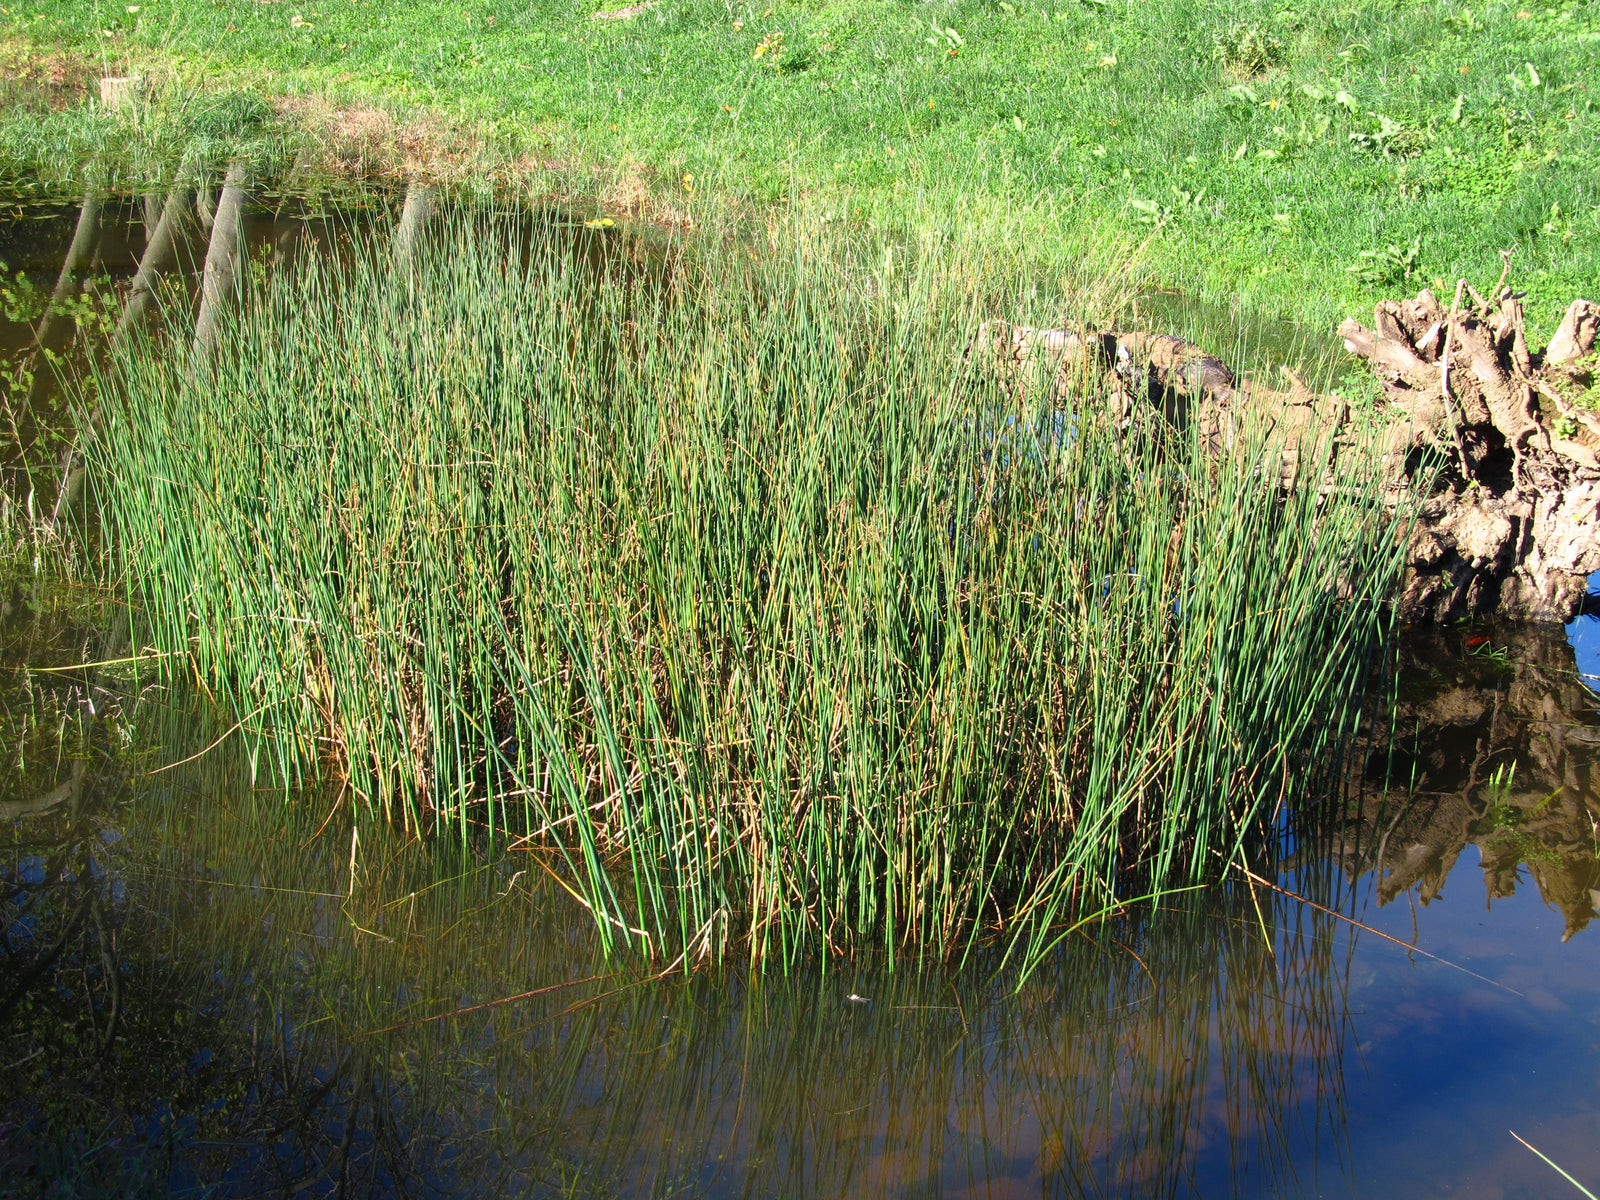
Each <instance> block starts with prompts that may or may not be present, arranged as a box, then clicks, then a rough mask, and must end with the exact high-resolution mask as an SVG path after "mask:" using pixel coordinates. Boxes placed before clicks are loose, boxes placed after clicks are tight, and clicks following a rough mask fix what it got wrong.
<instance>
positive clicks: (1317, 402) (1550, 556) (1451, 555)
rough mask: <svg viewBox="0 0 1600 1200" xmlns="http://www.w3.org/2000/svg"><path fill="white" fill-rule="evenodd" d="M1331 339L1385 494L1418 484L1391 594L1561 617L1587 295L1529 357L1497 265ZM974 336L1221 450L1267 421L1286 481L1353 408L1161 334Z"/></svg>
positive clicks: (1583, 541)
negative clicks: (1495, 273)
mask: <svg viewBox="0 0 1600 1200" xmlns="http://www.w3.org/2000/svg"><path fill="white" fill-rule="evenodd" d="M1507 266H1508V270H1507V274H1509V263H1508V264H1507ZM1338 335H1339V337H1340V338H1341V340H1342V341H1343V343H1344V346H1345V349H1346V350H1348V351H1349V352H1350V353H1351V354H1353V355H1355V356H1356V357H1357V358H1360V359H1361V360H1363V361H1364V362H1365V363H1366V364H1367V365H1368V366H1369V368H1370V369H1371V370H1372V371H1373V372H1374V374H1375V375H1376V377H1377V380H1378V382H1379V384H1380V399H1378V400H1377V401H1376V403H1375V404H1374V406H1373V408H1372V410H1371V413H1370V417H1371V420H1372V421H1373V422H1375V423H1376V424H1377V425H1378V426H1379V429H1380V434H1381V436H1380V437H1379V439H1378V442H1377V450H1376V452H1377V453H1379V454H1381V455H1382V457H1383V478H1384V480H1385V486H1384V493H1385V496H1384V499H1385V502H1387V503H1390V504H1391V505H1392V504H1393V502H1394V498H1395V497H1397V496H1398V495H1400V494H1401V493H1402V492H1404V491H1406V490H1407V489H1409V488H1411V487H1412V485H1413V484H1414V483H1415V482H1417V481H1419V480H1423V479H1427V480H1429V481H1430V483H1429V487H1430V491H1429V494H1428V495H1427V496H1426V497H1424V498H1423V499H1422V500H1421V503H1420V505H1419V506H1417V507H1416V509H1415V523H1414V525H1413V527H1412V530H1411V533H1410V535H1409V536H1410V544H1409V551H1408V556H1407V567H1406V571H1405V575H1404V578H1403V580H1402V582H1401V586H1400V589H1399V593H1398V595H1397V596H1396V597H1395V603H1396V605H1397V607H1398V609H1399V612H1400V615H1401V617H1402V618H1403V619H1405V620H1410V621H1446V620H1452V619H1455V618H1460V617H1468V616H1475V617H1504V618H1509V619H1514V620H1531V621H1566V620H1570V619H1571V617H1572V616H1573V615H1574V614H1575V613H1576V612H1578V610H1579V609H1580V607H1581V606H1582V605H1583V604H1584V602H1585V595H1586V591H1587V581H1588V578H1589V576H1590V575H1591V574H1592V573H1593V572H1595V571H1596V570H1600V412H1596V411H1593V410H1592V409H1591V408H1589V407H1588V406H1587V405H1586V403H1585V402H1584V398H1585V395H1586V394H1592V393H1590V391H1589V389H1591V388H1593V387H1594V384H1595V376H1596V374H1597V373H1600V364H1597V361H1596V353H1595V351H1596V343H1597V340H1600V305H1596V304H1593V303H1591V302H1590V301H1587V300H1576V301H1574V302H1573V303H1572V305H1571V306H1570V307H1569V308H1568V309H1567V312H1566V315H1565V316H1564V318H1563V319H1562V321H1561V323H1560V325H1559V326H1558V328H1557V329H1556V331H1555V333H1554V335H1553V336H1552V337H1551V339H1550V341H1549V343H1548V345H1546V347H1545V348H1544V350H1543V351H1542V352H1540V353H1535V352H1533V351H1532V350H1531V349H1530V346H1529V342H1528V336H1527V329H1526V325H1525V321H1524V318H1523V308H1522V294H1521V293H1518V292H1514V291H1512V290H1511V289H1510V288H1509V287H1506V286H1505V276H1504V275H1503V276H1502V278H1501V281H1500V283H1499V284H1497V285H1496V287H1495V288H1494V289H1493V291H1492V292H1491V293H1490V296H1489V298H1487V299H1486V298H1484V297H1483V296H1480V295H1479V294H1478V293H1477V292H1476V291H1475V290H1474V289H1473V288H1472V287H1471V286H1470V285H1469V284H1468V283H1467V282H1466V281H1465V280H1461V281H1460V282H1459V283H1458V285H1457V287H1456V289H1455V296H1454V299H1453V301H1452V303H1451V305H1450V306H1449V308H1446V307H1445V306H1444V305H1443V304H1441V303H1440V301H1439V300H1438V298H1437V297H1436V296H1434V295H1433V293H1431V292H1429V291H1422V292H1420V293H1418V295H1417V296H1416V297H1415V299H1411V300H1400V301H1396V300H1385V301H1382V302H1380V303H1379V304H1378V305H1377V307H1376V309H1375V310H1374V314H1373V324H1372V327H1371V328H1368V327H1367V326H1365V325H1362V324H1361V323H1360V322H1358V321H1355V320H1347V321H1345V322H1344V323H1343V324H1342V325H1340V327H1339V329H1338ZM977 347H978V348H979V349H980V350H981V352H982V354H983V355H984V357H985V358H990V356H992V359H991V361H992V362H993V363H994V364H995V366H996V368H997V373H998V375H999V377H1000V379H1001V380H1002V381H1003V382H1004V383H1005V384H1006V385H1007V386H1008V388H1009V389H1010V390H1011V392H1012V394H1013V395H1015V396H1017V397H1018V398H1019V399H1020V398H1021V397H1023V396H1024V395H1025V394H1027V393H1028V391H1029V390H1030V389H1032V388H1035V387H1038V386H1040V385H1041V384H1042V386H1044V387H1045V388H1047V389H1048V390H1049V392H1050V394H1051V395H1052V396H1054V397H1057V398H1059V399H1060V400H1062V401H1063V402H1066V401H1067V398H1068V397H1069V396H1071V395H1074V394H1076V395H1084V394H1089V393H1090V392H1091V391H1092V392H1093V394H1097V395H1104V396H1106V397H1107V406H1108V408H1107V412H1108V415H1109V416H1110V417H1111V419H1113V420H1114V421H1116V422H1118V423H1119V425H1122V426H1124V427H1126V426H1129V425H1131V424H1132V423H1134V422H1135V421H1137V420H1139V419H1141V417H1142V416H1143V415H1145V414H1149V413H1159V414H1160V415H1161V416H1162V417H1163V418H1164V419H1165V420H1166V421H1168V422H1170V423H1171V424H1173V425H1174V426H1177V427H1180V428H1193V429H1195V430H1196V431H1197V432H1198V433H1199V434H1200V436H1201V437H1203V438H1204V439H1205V441H1206V443H1207V444H1208V446H1209V447H1210V448H1211V451H1212V452H1213V453H1214V454H1218V455H1224V454H1229V453H1233V452H1235V451H1236V449H1237V447H1239V446H1240V445H1241V444H1244V443H1246V442H1248V443H1250V444H1259V443H1260V435H1261V434H1263V433H1266V434H1270V435H1271V436H1272V438H1273V440H1274V443H1275V444H1276V445H1278V446H1280V447H1281V449H1280V451H1279V453H1280V456H1281V457H1280V464H1279V479H1280V483H1281V484H1282V486H1284V487H1286V488H1287V487H1296V486H1304V485H1306V484H1308V483H1309V482H1310V481H1302V480H1301V479H1300V462H1299V453H1300V447H1301V443H1302V442H1303V441H1304V440H1305V439H1306V438H1307V436H1314V437H1315V438H1316V439H1318V440H1319V441H1323V442H1326V440H1327V439H1328V438H1329V437H1330V436H1331V437H1333V438H1335V439H1339V437H1340V434H1341V433H1342V431H1343V430H1344V427H1345V425H1346V424H1347V423H1348V422H1349V420H1350V416H1351V405H1350V402H1349V401H1348V400H1347V399H1346V398H1345V397H1342V396H1340V395H1338V394H1333V393H1329V394H1321V393H1316V392H1313V391H1312V390H1311V389H1310V388H1309V387H1307V386H1306V384H1305V383H1304V382H1303V381H1301V380H1300V379H1298V378H1297V377H1295V376H1294V375H1293V374H1292V373H1289V372H1287V371H1286V372H1285V374H1286V375H1287V376H1288V379H1289V382H1290V385H1291V386H1290V387H1289V388H1288V389H1286V390H1278V389H1274V388H1271V387H1268V386H1266V385H1265V384H1263V383H1261V382H1259V381H1257V380H1244V381H1241V380H1240V379H1239V378H1238V377H1237V376H1236V375H1235V374H1234V373H1233V372H1232V371H1231V370H1229V368H1228V366H1227V365H1226V364H1225V363H1223V362H1222V361H1221V360H1220V359H1218V358H1217V357H1216V356H1214V355H1211V354H1209V353H1207V352H1206V351H1204V350H1202V349H1201V348H1200V347H1198V346H1196V345H1194V344H1193V343H1191V342H1188V341H1185V340H1184V339H1182V338H1175V337H1169V336H1166V335H1163V334H1156V333H1145V332H1108V331H1102V330H1096V329H1090V328H1080V329H1036V328H1032V327H1029V326H1020V325H1012V324H1009V323H1006V322H1003V321H990V322H988V323H987V324H985V325H984V326H983V327H982V329H981V330H980V334H979V338H978V342H977ZM1247 435H1249V436H1248V437H1247ZM1342 440H1343V441H1344V442H1346V443H1347V444H1350V445H1353V444H1354V443H1355V439H1342ZM1369 444H1370V443H1369ZM1366 452H1369V453H1370V452H1372V451H1370V450H1368V451H1366ZM1425 467H1426V468H1427V469H1424V468H1425ZM1318 486H1322V487H1329V486H1335V484H1334V483H1333V482H1332V481H1331V480H1330V479H1328V478H1322V479H1319V481H1318Z"/></svg>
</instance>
